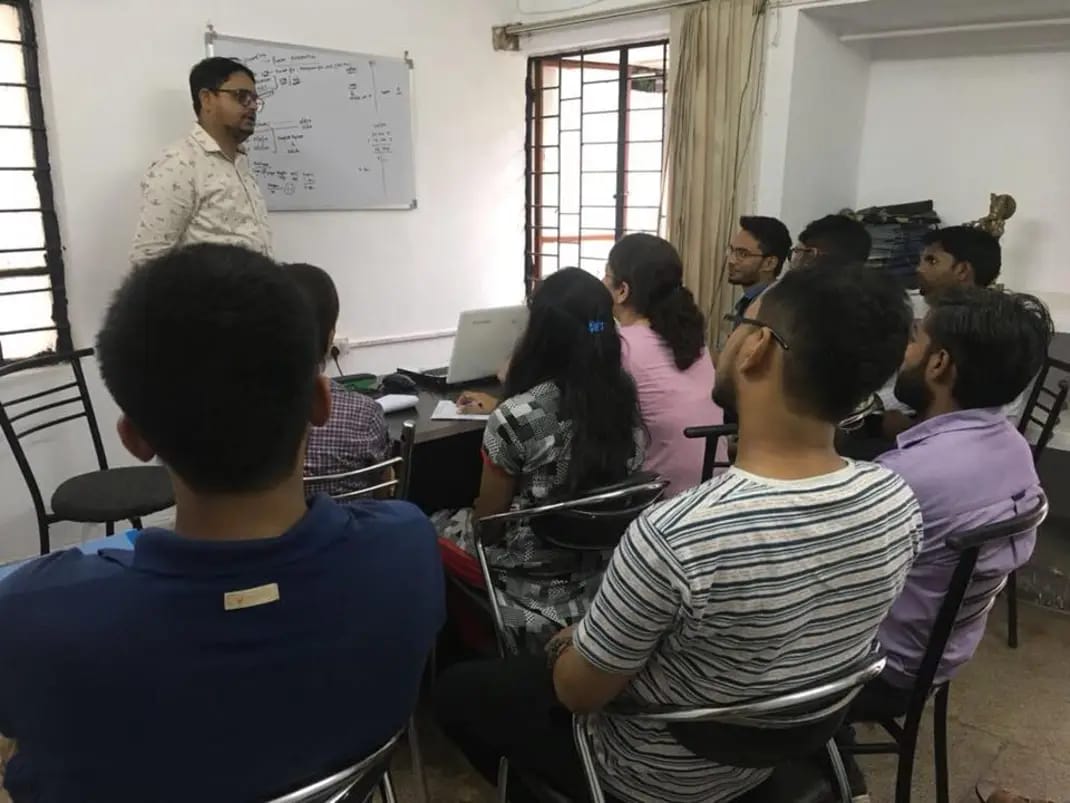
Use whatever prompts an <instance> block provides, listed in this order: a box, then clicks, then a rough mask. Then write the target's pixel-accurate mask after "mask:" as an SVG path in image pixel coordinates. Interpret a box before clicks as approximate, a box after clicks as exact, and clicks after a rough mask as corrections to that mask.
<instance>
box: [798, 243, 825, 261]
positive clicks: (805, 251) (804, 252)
mask: <svg viewBox="0 0 1070 803" xmlns="http://www.w3.org/2000/svg"><path fill="white" fill-rule="evenodd" d="M820 253H821V249H820V248H814V247H812V246H811V247H807V246H803V245H797V246H795V247H794V248H792V249H791V258H792V260H796V259H798V258H799V257H803V256H808V257H816V256H817V255H818V254H820Z"/></svg>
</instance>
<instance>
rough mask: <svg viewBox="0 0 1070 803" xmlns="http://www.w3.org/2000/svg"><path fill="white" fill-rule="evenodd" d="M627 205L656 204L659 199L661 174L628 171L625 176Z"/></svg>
mask: <svg viewBox="0 0 1070 803" xmlns="http://www.w3.org/2000/svg"><path fill="white" fill-rule="evenodd" d="M625 180H626V182H627V184H626V185H625V186H626V187H627V188H628V205H629V206H657V205H658V202H659V201H660V200H661V176H660V175H659V174H657V173H628V175H627V176H626V178H625Z"/></svg>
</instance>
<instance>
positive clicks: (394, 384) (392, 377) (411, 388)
mask: <svg viewBox="0 0 1070 803" xmlns="http://www.w3.org/2000/svg"><path fill="white" fill-rule="evenodd" d="M379 387H380V388H381V389H382V391H383V393H399V394H402V395H412V394H413V393H416V383H415V382H413V381H412V380H411V379H410V378H409V377H407V376H405V375H404V374H387V375H386V376H384V377H383V378H382V379H381V380H380V382H379Z"/></svg>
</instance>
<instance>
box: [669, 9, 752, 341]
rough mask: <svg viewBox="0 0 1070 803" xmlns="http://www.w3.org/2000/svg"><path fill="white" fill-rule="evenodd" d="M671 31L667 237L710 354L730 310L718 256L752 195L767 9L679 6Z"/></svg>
mask: <svg viewBox="0 0 1070 803" xmlns="http://www.w3.org/2000/svg"><path fill="white" fill-rule="evenodd" d="M671 30H672V33H671V38H670V44H669V48H670V52H671V60H672V63H671V69H670V71H669V125H668V135H667V143H666V149H665V161H666V165H665V167H666V172H667V174H668V183H667V185H666V210H667V225H668V232H667V234H668V239H669V240H670V241H672V243H673V244H674V245H675V246H676V247H677V249H678V250H679V251H680V255H681V257H682V258H683V261H684V269H685V274H684V281H685V284H686V285H687V286H688V287H689V288H690V289H691V291H692V292H693V293H694V294H695V298H696V299H697V301H698V304H699V306H700V307H701V308H702V310H703V311H704V312H705V313H706V315H707V318H708V325H709V342H710V344H711V346H714V347H716V346H717V345H718V342H717V341H718V333H719V330H720V329H721V326H722V322H723V317H724V315H725V314H726V313H727V312H728V311H729V310H730V308H731V303H732V293H731V291H730V288H729V286H728V283H727V282H726V280H725V258H724V250H725V247H726V246H727V244H728V241H729V239H731V237H732V235H733V234H734V233H735V228H736V225H737V223H738V218H739V216H740V214H743V213H744V211H745V210H747V209H748V208H749V204H750V201H751V198H750V196H751V194H752V193H751V188H752V175H753V170H752V167H753V163H754V150H755V148H754V142H753V141H754V139H755V133H756V127H757V119H756V118H757V115H758V101H759V98H760V96H761V83H762V68H763V66H764V59H765V2H764V0H761V1H758V0H705V1H704V2H700V3H696V4H695V5H691V6H682V7H681V8H679V9H676V10H675V11H673V14H672V29H671Z"/></svg>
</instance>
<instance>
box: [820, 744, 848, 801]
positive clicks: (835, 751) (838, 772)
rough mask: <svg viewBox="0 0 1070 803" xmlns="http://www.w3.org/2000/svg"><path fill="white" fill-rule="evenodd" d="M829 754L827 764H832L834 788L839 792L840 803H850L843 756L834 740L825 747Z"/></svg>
mask: <svg viewBox="0 0 1070 803" xmlns="http://www.w3.org/2000/svg"><path fill="white" fill-rule="evenodd" d="M825 749H826V750H828V754H829V763H830V764H832V773H833V774H834V775H835V776H836V788H837V789H839V791H840V801H841V803H851V784H850V782H849V781H848V780H847V768H846V767H845V766H844V765H843V756H841V755H840V749H839V747H837V746H836V739H835V738H832V739H829V742H828V744H827V745H826V746H825Z"/></svg>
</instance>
